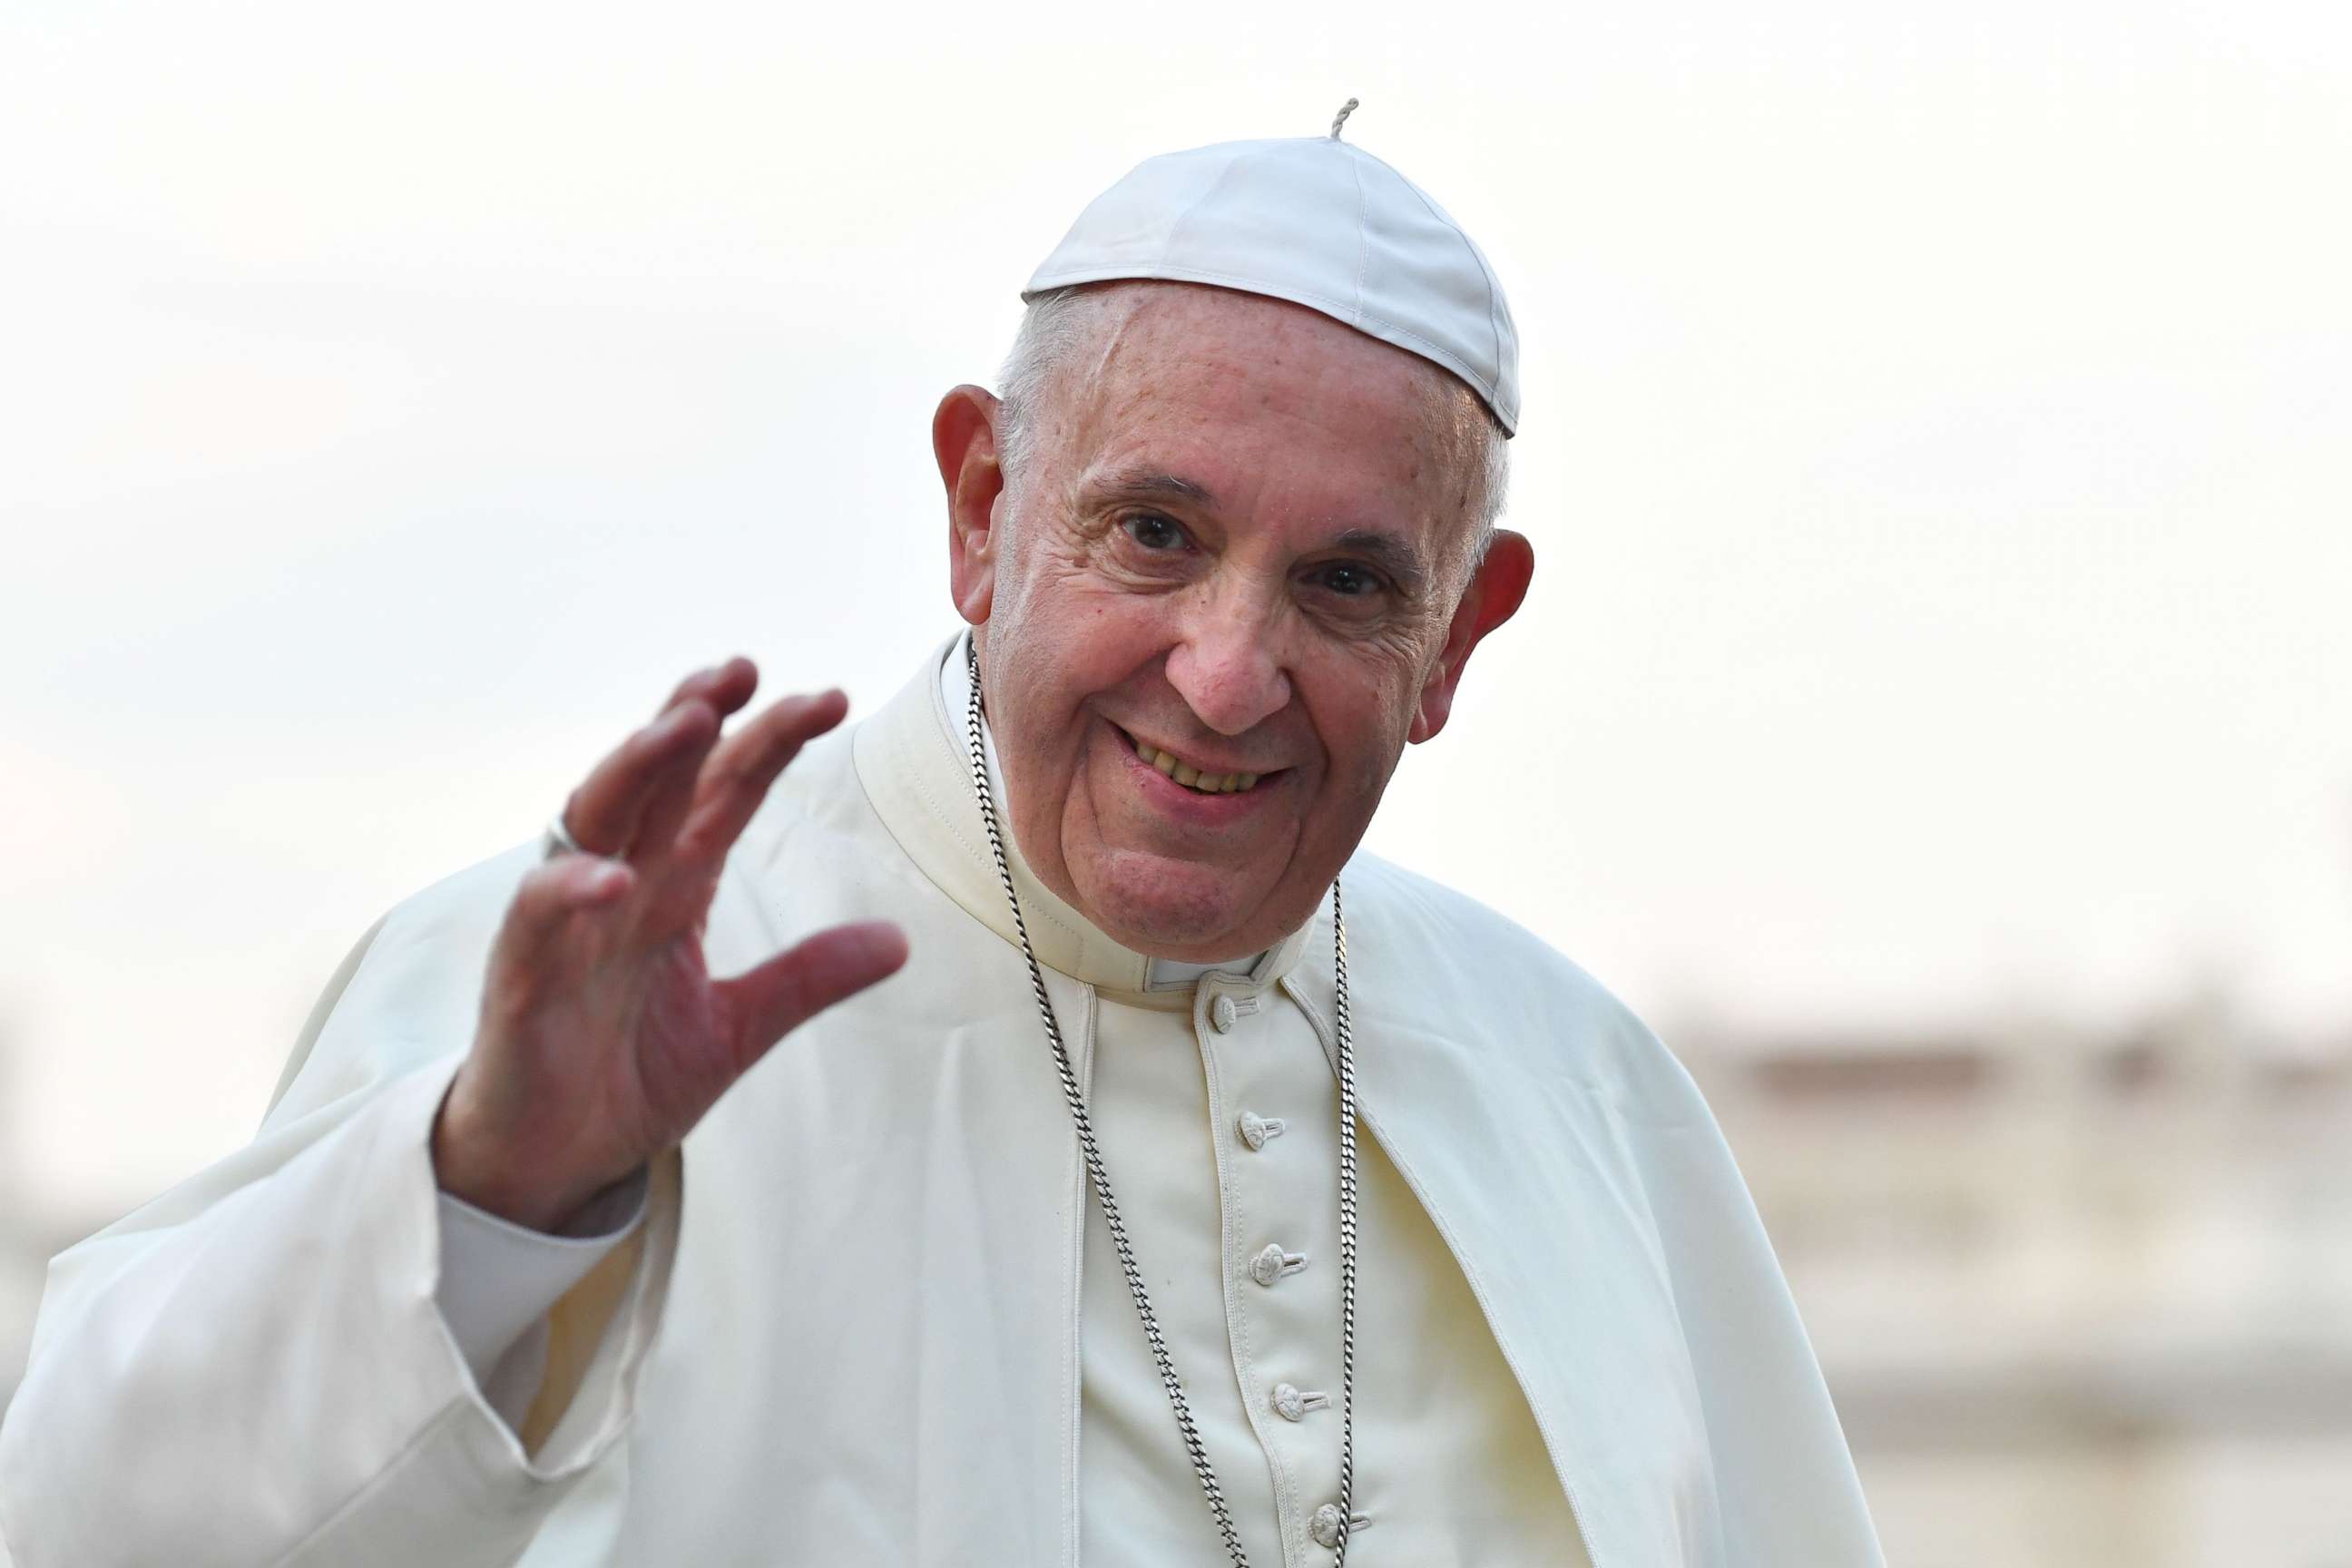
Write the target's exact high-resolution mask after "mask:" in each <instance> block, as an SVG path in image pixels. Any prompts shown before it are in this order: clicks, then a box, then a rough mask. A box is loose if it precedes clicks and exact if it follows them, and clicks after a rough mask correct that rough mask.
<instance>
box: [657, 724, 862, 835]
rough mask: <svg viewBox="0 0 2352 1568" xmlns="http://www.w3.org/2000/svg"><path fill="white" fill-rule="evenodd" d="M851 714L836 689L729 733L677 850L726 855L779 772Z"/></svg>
mask: <svg viewBox="0 0 2352 1568" xmlns="http://www.w3.org/2000/svg"><path fill="white" fill-rule="evenodd" d="M848 712H849V699H848V698H846V697H845V696H844V695H842V693H841V692H840V691H838V690H834V691H821V692H818V693H816V694H815V695H814V696H802V697H787V698H784V699H782V700H779V701H777V702H776V703H774V704H773V705H772V706H771V707H770V708H769V709H768V710H767V711H766V712H764V713H762V714H761V715H760V716H759V717H758V718H757V719H755V720H753V721H751V722H750V723H749V724H746V725H745V726H743V728H741V729H740V730H738V731H736V732H735V733H734V734H732V735H730V736H729V737H728V738H727V739H726V741H725V742H722V743H721V744H720V745H719V749H718V750H717V751H715V752H711V754H710V758H709V761H708V762H706V763H703V765H702V773H701V776H700V778H699V779H698V780H697V781H696V787H695V794H694V801H693V809H692V810H691V812H689V813H688V816H687V818H686V824H685V826H684V827H683V828H682V829H681V830H680V831H679V834H678V840H677V847H678V852H679V853H680V854H681V855H684V856H686V857H688V858H691V859H694V860H698V861H702V862H705V863H711V862H716V861H718V860H719V859H721V858H724V857H725V855H726V853H727V851H728V850H729V849H730V847H733V845H734V843H735V838H736V836H737V835H738V834H740V833H741V832H742V831H743V826H744V825H745V824H746V823H748V822H750V821H751V816H752V814H753V813H755V812H757V811H758V810H759V809H760V803H761V801H763V800H765V799H766V798H767V796H768V791H769V790H770V789H771V788H772V787H773V785H774V784H775V782H776V778H777V775H779V774H781V773H782V772H783V771H784V769H785V767H786V766H787V765H789V764H790V763H791V762H792V760H793V758H794V757H796V756H798V755H799V754H800V750H801V748H802V747H803V746H804V745H806V744H807V743H808V742H811V741H813V740H814V739H815V738H816V737H817V736H819V735H822V734H824V732H825V731H828V730H830V729H832V728H833V727H834V726H835V725H836V724H838V723H840V722H841V721H842V719H843V718H844V717H845V716H846V715H847V713H848Z"/></svg>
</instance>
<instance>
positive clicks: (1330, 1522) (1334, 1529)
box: [1307, 1502, 1372, 1548]
mask: <svg viewBox="0 0 2352 1568" xmlns="http://www.w3.org/2000/svg"><path fill="white" fill-rule="evenodd" d="M1371 1522H1372V1521H1370V1520H1369V1519H1367V1518H1365V1517H1364V1516H1363V1515H1362V1514H1358V1515H1356V1516H1355V1517H1354V1518H1353V1519H1351V1520H1349V1521H1348V1530H1349V1533H1350V1534H1353V1533H1354V1532H1355V1531H1359V1530H1361V1529H1363V1528H1364V1527H1365V1526H1366V1525H1368V1524H1370V1523H1371ZM1307 1534H1309V1535H1311V1536H1313V1537H1314V1538H1315V1544H1316V1545H1318V1546H1329V1547H1334V1548H1336V1547H1337V1546H1338V1545H1339V1504H1338V1503H1336V1502H1327V1503H1325V1504H1324V1505H1323V1506H1322V1507H1321V1508H1318V1509H1317V1510H1315V1514H1314V1517H1313V1518H1312V1519H1309V1520H1308V1521H1307Z"/></svg>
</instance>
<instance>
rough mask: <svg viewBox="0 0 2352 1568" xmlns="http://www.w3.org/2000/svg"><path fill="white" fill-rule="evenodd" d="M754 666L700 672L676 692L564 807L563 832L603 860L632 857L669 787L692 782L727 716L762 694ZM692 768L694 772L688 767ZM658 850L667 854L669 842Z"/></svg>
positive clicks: (743, 661) (734, 662) (731, 664)
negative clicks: (652, 806)
mask: <svg viewBox="0 0 2352 1568" xmlns="http://www.w3.org/2000/svg"><path fill="white" fill-rule="evenodd" d="M759 684H760V672H759V671H758V669H756V668H754V667H753V666H752V663H751V660H750V659H748V658H730V659H729V660H728V661H727V662H726V663H724V664H717V665H713V666H711V667H710V668H708V669H699V670H697V671H695V672H694V673H693V674H692V675H689V676H688V677H687V678H686V679H684V680H681V681H679V682H678V684H677V689H675V690H673V691H672V692H671V693H670V694H669V700H667V701H666V702H664V703H663V704H662V706H661V711H660V712H658V713H656V715H655V716H654V718H653V720H652V721H650V722H648V723H647V724H646V725H645V726H644V727H643V728H642V729H640V730H638V731H636V732H635V734H633V735H631V736H630V737H629V738H628V739H627V740H625V741H624V742H621V744H620V745H619V746H617V747H615V748H614V750H613V751H612V752H610V753H609V754H607V755H606V756H605V758H604V760H603V761H602V762H600V763H597V764H596V766H595V768H594V769H593V771H592V772H591V773H589V775H588V777H587V779H586V780H585V781H584V782H583V784H581V786H580V787H579V788H578V789H576V790H574V791H572V798H571V800H570V801H569V802H567V803H566V804H565V806H564V811H563V820H564V825H565V826H567V827H568V828H569V829H570V830H571V833H572V837H573V838H574V839H576V840H578V841H579V844H580V847H582V848H583V849H586V850H588V851H589V852H590V853H592V854H596V855H625V854H627V853H629V852H630V850H631V849H633V848H634V847H635V846H636V843H637V840H638V837H639V826H640V824H641V823H642V821H643V819H644V817H645V814H646V806H647V805H648V804H649V803H650V802H651V801H652V799H653V797H654V794H655V792H656V789H657V788H658V787H659V786H660V784H661V783H662V781H663V779H664V778H665V777H667V775H668V774H669V773H671V772H672V771H673V770H675V769H684V770H685V773H686V776H687V778H688V780H691V779H692V778H693V777H694V773H695V769H696V768H698V767H699V766H700V765H701V761H702V755H703V753H704V752H706V751H708V749H709V745H710V743H711V742H712V741H714V740H716V739H717V738H718V734H719V724H720V722H721V721H724V720H725V718H726V717H727V715H729V714H730V713H733V712H735V711H736V710H739V709H740V708H741V707H742V706H743V704H745V703H746V702H749V701H750V700H751V693H752V692H753V691H755V690H757V689H759ZM689 761H690V762H691V763H692V764H693V765H692V766H688V762H689ZM658 842H659V843H660V844H661V845H662V846H663V847H667V844H668V839H667V837H664V838H662V839H660V840H658Z"/></svg>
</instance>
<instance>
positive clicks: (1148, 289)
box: [1052, 282, 1485, 522]
mask: <svg viewBox="0 0 2352 1568" xmlns="http://www.w3.org/2000/svg"><path fill="white" fill-rule="evenodd" d="M1056 381H1057V383H1058V384H1057V385H1056V386H1055V389H1054V401H1055V403H1056V404H1057V405H1058V407H1057V408H1056V410H1055V414H1056V417H1055V419H1054V420H1053V422H1052V423H1053V425H1054V426H1056V427H1057V428H1056V432H1055V433H1056V434H1057V435H1059V436H1060V437H1061V438H1062V440H1061V444H1062V446H1063V447H1064V451H1063V453H1062V454H1061V455H1062V458H1063V459H1064V464H1065V472H1066V477H1069V478H1071V479H1076V478H1077V477H1078V475H1079V474H1080V473H1083V472H1087V471H1101V470H1105V469H1118V470H1132V469H1135V468H1158V469H1161V470H1164V471H1169V472H1173V473H1178V474H1184V475H1187V476H1188V477H1193V478H1196V479H1198V481H1199V482H1200V483H1201V484H1202V486H1203V488H1204V489H1211V490H1213V491H1214V492H1215V493H1218V494H1220V495H1225V496H1233V497H1236V498H1238V497H1243V496H1249V495H1257V494H1262V493H1264V492H1265V490H1267V489H1269V488H1272V489H1276V490H1279V491H1280V492H1282V493H1283V495H1284V496H1285V497H1286V498H1287V499H1288V500H1289V501H1290V502H1291V503H1292V504H1295V505H1306V506H1308V507H1312V506H1314V505H1315V504H1317V501H1318V498H1328V502H1329V504H1333V505H1337V504H1342V503H1345V504H1349V505H1351V506H1356V507H1361V506H1363V505H1365V504H1366V503H1367V501H1368V500H1371V499H1374V498H1376V499H1377V500H1379V502H1380V503H1381V506H1382V507H1383V510H1391V511H1392V512H1393V513H1395V514H1396V521H1407V520H1408V519H1411V520H1413V521H1429V522H1440V521H1448V520H1451V519H1452V518H1453V517H1454V516H1455V515H1457V513H1458V510H1459V502H1460V500H1461V495H1462V492H1463V489H1464V485H1465V479H1466V476H1467V473H1468V464H1469V460H1470V459H1472V458H1474V457H1475V454H1476V452H1477V449H1478V448H1477V442H1478V439H1479V438H1480V437H1482V435H1483V431H1482V430H1481V428H1480V426H1481V424H1482V422H1483V420H1484V418H1485V415H1484V413H1483V410H1482V409H1481V407H1480V405H1479V404H1478V402H1477V399H1476V395H1475V394H1474V393H1472V392H1471V391H1470V389H1469V388H1468V387H1467V386H1465V385H1464V384H1462V383H1461V382H1459V381H1457V380H1455V379H1454V377H1453V376H1451V375H1449V374H1446V373H1445V372H1444V370H1441V369H1439V368H1438V367H1437V366H1435V365H1433V364H1431V363H1428V362H1427V361H1424V360H1423V359H1420V358H1419V357H1417V356H1415V355H1412V354H1409V353H1405V352H1403V351H1402V350H1401V349H1397V348H1394V347H1391V345H1389V344H1387V343H1384V342H1380V341H1378V340H1377V339H1374V338H1370V337H1368V336H1366V335H1364V334H1363V333H1360V332H1358V331H1354V330H1352V329H1351V328H1349V327H1346V326H1344V325H1342V324H1340V323H1339V322H1338V321H1333V320H1332V319H1331V318H1329V317H1328V316H1325V315H1322V314H1321V313H1319V312H1318V311H1315V310H1307V309H1306V308H1305V307H1303V306H1298V305H1293V304H1290V303H1288V302H1287V301H1284V300H1271V299H1266V298H1264V297H1262V296H1259V295H1254V294H1243V293H1237V292H1234V291H1233V290H1230V289H1215V288H1209V287H1205V286H1202V285H1195V284H1181V283H1158V282H1152V283H1129V284H1120V285H1117V286H1115V287H1114V288H1112V289H1107V290H1105V291H1104V298H1102V299H1101V300H1097V301H1095V302H1094V303H1093V306H1092V310H1091V318H1090V320H1089V321H1088V322H1087V331H1085V332H1084V333H1083V334H1082V336H1081V338H1080V339H1079V341H1078V342H1076V343H1074V344H1073V346H1072V348H1071V351H1070V352H1069V353H1067V355H1066V358H1065V361H1064V363H1063V365H1062V371H1061V374H1060V375H1058V376H1057V377H1056Z"/></svg>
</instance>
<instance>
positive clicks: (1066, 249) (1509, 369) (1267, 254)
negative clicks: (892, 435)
mask: <svg viewBox="0 0 2352 1568" xmlns="http://www.w3.org/2000/svg"><path fill="white" fill-rule="evenodd" d="M1342 118H1343V119H1344V118H1345V115H1344V113H1343V114H1342ZM1116 278H1160V279H1173V280H1175V281H1179V282H1185V283H1212V284H1215V285H1217V286H1218V287H1220V288H1224V289H1240V290H1242V291H1244V292H1245V293H1250V294H1265V295H1269V296H1271V297H1273V298H1274V299H1276V300H1289V301H1291V302H1292V303H1293V304H1297V305H1305V306H1307V307H1308V308H1309V309H1311V310H1320V311H1321V312H1322V313H1323V314H1325V315H1327V316H1329V317H1330V318H1331V319H1332V320H1334V321H1340V322H1344V323H1345V324H1346V325H1348V326H1350V327H1353V328H1355V329H1356V330H1357V331H1360V332H1364V333H1366V334H1368V335H1370V336H1371V337H1375V338H1378V339H1380V340H1381V342H1385V343H1391V344H1393V345H1395V346H1396V347H1398V348H1401V349H1403V350H1405V351H1406V352H1407V353H1416V354H1419V355H1420V356H1421V357H1422V358H1423V359H1425V360H1428V361H1430V362H1432V363H1435V364H1438V365H1441V366H1443V367H1444V368H1445V369H1446V370H1448V371H1451V372H1452V373H1453V374H1455V375H1456V376H1459V377H1460V378H1461V379H1462V380H1463V381H1465V383H1467V384H1469V386H1470V388H1471V390H1473V391H1475V393H1477V394H1478V395H1479V396H1480V397H1482V398H1484V399H1485V400H1486V406H1487V407H1488V408H1490V409H1492V410H1493V411H1494V414H1495V417H1496V419H1497V420H1498V421H1500V422H1501V424H1502V426H1503V429H1504V431H1505V432H1506V433H1507V434H1516V433H1517V429H1518V423H1519V340H1518V334H1517V331H1516V329H1514V328H1513V327H1512V325H1511V308H1510V305H1509V304H1508V302H1507V301H1506V300H1504V298H1503V286H1502V284H1501V283H1500V282H1498V281H1497V280H1496V277H1495V269H1494V268H1492V267H1489V266H1488V265H1487V264H1486V256H1485V255H1484V254H1483V253H1482V252H1481V251H1480V250H1479V248H1478V247H1477V246H1476V245H1475V244H1473V243H1472V242H1471V239H1470V237H1469V236H1468V235H1466V234H1465V233H1464V232H1463V231H1462V226H1461V225H1459V224H1457V223H1455V222H1454V219H1453V218H1452V217H1450V216H1447V215H1446V212H1445V209H1444V208H1443V207H1441V206H1439V205H1437V204H1436V203H1435V202H1433V201H1432V200H1431V199H1430V198H1429V196H1428V195H1426V194H1425V193H1423V190H1422V189H1421V187H1420V186H1418V185H1416V184H1413V183H1412V181H1410V180H1408V179H1406V178H1405V177H1404V176H1403V175H1402V174H1398V173H1397V172H1396V171H1395V170H1394V169H1392V168H1391V167H1389V166H1388V165H1387V164H1386V163H1382V162H1381V161H1380V160H1379V159H1378V158H1375V157H1373V156H1372V155H1371V154H1370V153H1367V152H1365V151H1363V149H1361V148H1360V147H1356V146H1353V145H1351V144H1349V143H1348V142H1342V141H1340V140H1339V137H1338V135H1337V133H1336V127H1335V132H1334V134H1332V135H1330V136H1298V137H1290V138H1286V139H1282V140H1278V141H1266V142H1217V143H1216V144H1214V145H1213V146H1208V147H1195V148H1192V150H1190V151H1189V152H1183V153H1162V154H1160V156H1159V157H1156V158H1147V159H1145V160H1144V161H1143V162H1142V163H1139V164H1137V165H1136V166H1135V167H1134V168H1133V169H1131V170H1129V172H1128V174H1127V175H1126V177H1125V178H1123V179H1121V180H1120V181H1119V182H1118V184H1115V185H1113V186H1111V188H1110V189H1108V190H1107V191H1105V192H1104V193H1103V194H1102V195H1098V196H1097V197H1096V198H1095V199H1094V200H1093V202H1091V203H1090V204H1088V205H1087V209H1086V211H1084V212H1082V213H1080V214H1079V215H1078V221H1077V222H1076V223H1075V224H1073V225H1072V226H1070V232H1069V233H1068V234H1067V235H1066V236H1064V237H1063V238H1062V243H1061V244H1060V245H1058V246H1056V247H1054V253H1053V254H1052V255H1051V256H1048V257H1047V258H1045V262H1044V264H1043V265H1041V266H1040V267H1039V268H1037V270H1036V271H1035V272H1034V274H1032V275H1031V277H1030V279H1029V283H1028V286H1027V287H1026V288H1024V289H1023V290H1022V291H1021V297H1022V299H1023V300H1031V299H1034V297H1035V296H1037V295H1039V294H1041V293H1044V292H1045V291H1046V290H1048V289H1061V288H1066V287H1068V286H1069V285H1071V284H1076V283H1097V282H1102V281H1105V280H1107V279H1116Z"/></svg>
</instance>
